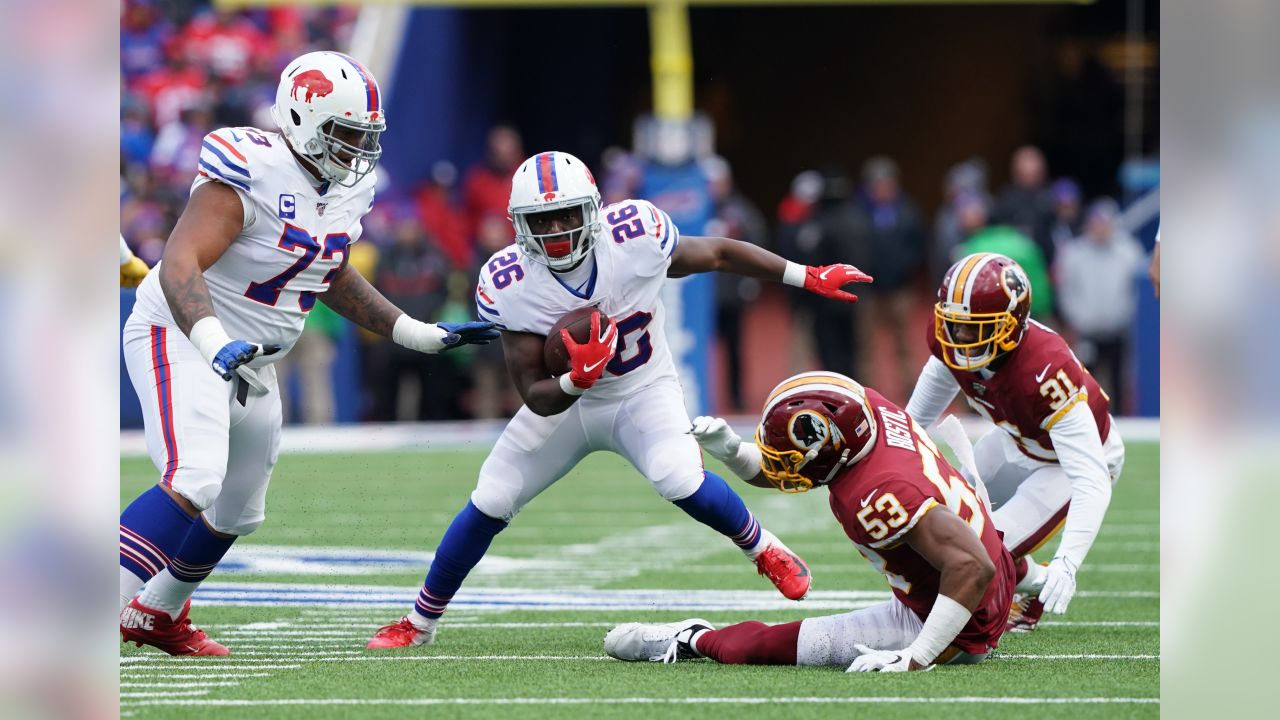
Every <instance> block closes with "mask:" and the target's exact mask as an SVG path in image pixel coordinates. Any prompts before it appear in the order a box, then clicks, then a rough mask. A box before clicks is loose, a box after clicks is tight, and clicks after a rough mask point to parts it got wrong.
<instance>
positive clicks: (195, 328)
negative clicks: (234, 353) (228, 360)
mask: <svg viewBox="0 0 1280 720" xmlns="http://www.w3.org/2000/svg"><path fill="white" fill-rule="evenodd" d="M187 337H188V338H189V339H190V340H191V344H192V345H195V346H196V350H197V351H199V352H200V356H201V357H203V358H204V360H205V362H207V363H213V358H214V357H216V356H217V354H218V351H219V350H221V349H222V348H224V347H226V346H227V343H229V342H231V336H230V335H228V334H227V331H226V330H223V329H222V323H221V322H219V321H218V318H216V317H214V316H212V315H210V316H208V317H202V318H200V319H199V320H197V321H196V324H195V325H192V326H191V332H189V333H187Z"/></svg>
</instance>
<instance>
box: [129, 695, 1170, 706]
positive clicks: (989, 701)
mask: <svg viewBox="0 0 1280 720" xmlns="http://www.w3.org/2000/svg"><path fill="white" fill-rule="evenodd" d="M799 703H804V704H810V705H883V704H896V703H913V704H925V705H957V704H961V705H1158V704H1159V703H1160V699H1159V698H1141V697H1059V698H1038V697H1036V698H1032V697H1027V698H1019V697H972V696H970V697H894V696H888V697H691V698H666V697H613V698H315V699H308V698H288V699H285V698H278V699H263V700H232V699H207V700H168V701H166V700H160V701H144V702H137V703H130V705H197V706H200V705H203V706H223V707H254V706H273V705H410V706H412V705H704V704H705V705H792V704H799Z"/></svg>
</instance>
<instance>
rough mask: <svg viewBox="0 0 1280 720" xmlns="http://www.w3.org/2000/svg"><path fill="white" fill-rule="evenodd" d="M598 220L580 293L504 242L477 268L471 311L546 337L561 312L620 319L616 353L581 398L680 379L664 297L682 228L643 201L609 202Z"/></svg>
mask: <svg viewBox="0 0 1280 720" xmlns="http://www.w3.org/2000/svg"><path fill="white" fill-rule="evenodd" d="M601 217H602V218H603V220H602V223H601V228H600V230H599V231H598V232H599V236H598V237H597V238H596V241H595V246H594V247H593V248H592V254H591V256H589V257H588V259H587V260H586V262H591V263H594V267H593V269H592V270H591V274H590V276H589V278H588V280H587V282H586V284H585V285H584V286H583V287H582V288H581V290H579V289H575V288H572V287H570V286H568V285H566V284H565V282H564V281H563V280H562V279H561V278H560V277H559V276H557V275H556V274H555V273H553V272H551V270H550V269H549V268H548V267H547V266H546V265H544V264H542V263H540V262H536V261H532V260H529V259H528V258H525V257H522V256H521V254H520V252H519V250H517V249H516V246H515V245H509V246H507V247H505V248H503V249H502V250H499V251H498V252H496V253H494V254H493V255H492V256H491V257H490V258H489V261H488V262H487V263H485V266H484V267H483V268H482V269H481V270H480V283H479V285H478V286H477V287H476V312H477V314H478V315H479V317H480V319H482V320H488V321H491V322H494V323H497V324H498V326H499V327H501V328H502V329H503V330H510V331H514V332H527V333H535V334H538V335H546V334H547V333H549V332H550V331H551V328H552V326H554V325H555V323H556V321H557V320H559V319H560V318H561V317H563V316H564V315H566V314H568V313H570V312H572V311H574V310H577V309H578V308H583V307H590V306H597V307H599V308H600V312H602V313H604V314H605V315H608V316H609V317H611V318H613V319H614V320H615V321H617V323H618V352H617V354H616V355H615V356H614V357H613V359H612V360H610V361H609V364H608V365H607V366H606V370H605V373H604V375H603V376H602V377H601V378H600V380H598V381H597V382H596V384H595V385H594V386H592V388H591V391H590V392H588V393H587V394H586V395H584V396H583V397H584V398H589V399H591V400H618V399H621V398H623V397H626V396H628V395H630V394H631V393H634V392H635V391H637V390H639V389H641V388H644V387H646V386H649V385H652V384H653V383H654V382H656V381H658V380H662V379H670V380H676V379H677V375H676V368H675V363H674V362H673V361H672V359H671V350H670V348H669V347H668V345H667V336H666V332H665V324H666V311H665V310H664V309H663V307H662V299H661V298H662V286H663V284H664V283H665V282H666V279H667V268H668V267H669V266H670V265H671V256H672V253H674V252H675V249H676V246H677V245H678V244H679V243H680V231H679V229H677V228H676V226H675V224H674V223H672V222H671V218H670V217H668V216H667V214H666V213H664V212H663V211H661V210H659V209H658V208H656V207H654V206H653V205H652V204H650V203H648V202H646V201H644V200H624V201H622V202H619V203H615V204H613V205H609V206H608V207H606V208H604V209H603V211H602V212H601Z"/></svg>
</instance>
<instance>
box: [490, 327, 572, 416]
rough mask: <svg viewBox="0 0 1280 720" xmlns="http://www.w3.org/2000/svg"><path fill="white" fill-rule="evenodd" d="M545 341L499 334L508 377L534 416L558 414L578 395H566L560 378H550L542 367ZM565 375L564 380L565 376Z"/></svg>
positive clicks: (527, 335) (537, 337) (531, 336)
mask: <svg viewBox="0 0 1280 720" xmlns="http://www.w3.org/2000/svg"><path fill="white" fill-rule="evenodd" d="M546 342H547V339H546V338H544V337H543V336H541V335H538V334H536V333H526V332H510V331H508V332H505V333H502V352H503V355H505V356H506V358H507V374H508V375H510V376H511V382H513V383H515V386H516V390H517V391H518V392H519V393H520V397H521V399H523V400H524V404H525V405H527V406H528V407H529V409H530V410H532V411H533V412H534V414H536V415H541V416H543V417H547V416H550V415H558V414H559V413H562V412H564V411H565V410H568V409H569V406H570V405H572V404H574V403H575V402H577V400H578V398H579V397H580V396H581V395H582V393H581V392H566V391H565V389H564V387H563V386H562V385H561V382H560V379H559V378H554V377H552V376H551V375H550V374H549V373H548V372H547V368H546V365H544V364H543V359H542V349H543V347H544V346H545V345H546ZM568 375H569V373H565V375H564V377H568Z"/></svg>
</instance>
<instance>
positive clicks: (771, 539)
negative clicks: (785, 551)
mask: <svg viewBox="0 0 1280 720" xmlns="http://www.w3.org/2000/svg"><path fill="white" fill-rule="evenodd" d="M775 543H776V544H778V545H782V541H781V540H779V539H778V536H777V535H774V534H773V533H771V532H769V531H768V530H765V529H764V528H763V527H761V528H760V537H759V538H757V539H756V544H755V545H752V546H751V547H750V548H742V554H743V555H746V556H747V559H748V560H750V561H751V562H755V561H756V558H758V557H760V553H762V552H764V551H765V548H767V547H769V546H770V545H773V544H775ZM783 547H786V546H785V545H783Z"/></svg>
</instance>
